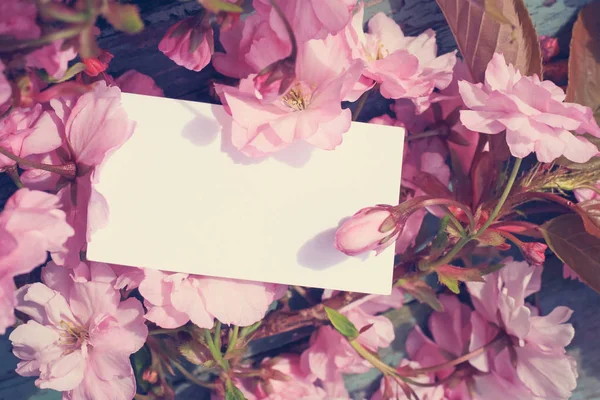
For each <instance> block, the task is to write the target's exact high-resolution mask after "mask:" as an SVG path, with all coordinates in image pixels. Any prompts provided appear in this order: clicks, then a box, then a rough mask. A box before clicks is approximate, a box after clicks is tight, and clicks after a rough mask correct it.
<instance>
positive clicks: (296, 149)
mask: <svg viewBox="0 0 600 400" xmlns="http://www.w3.org/2000/svg"><path fill="white" fill-rule="evenodd" d="M181 105H182V106H183V107H185V108H186V109H187V110H189V111H191V112H193V113H194V114H195V115H196V118H194V119H193V120H192V121H190V122H189V123H188V124H187V125H186V126H185V127H184V129H183V132H182V135H183V137H185V138H186V139H187V140H188V141H189V142H190V143H192V144H193V145H195V146H202V147H203V146H208V145H210V144H212V143H213V142H214V141H215V140H216V139H217V137H218V136H219V132H220V133H221V151H222V152H223V153H226V154H227V155H228V156H229V158H230V159H231V160H232V161H233V162H234V163H235V164H242V165H252V164H259V163H261V162H263V161H264V160H265V159H266V158H267V157H272V158H273V159H275V160H277V161H279V162H282V163H284V164H287V165H289V166H291V167H294V168H301V167H303V166H304V165H306V163H307V162H308V161H309V160H310V157H311V153H312V152H313V151H314V147H313V146H311V145H309V144H308V143H306V142H297V143H294V144H292V145H290V146H289V147H287V148H285V149H283V150H281V151H278V152H277V153H275V154H272V155H270V156H267V157H263V158H252V157H248V156H246V155H244V154H243V153H242V152H240V151H239V150H238V149H237V148H236V147H235V146H234V145H233V141H232V127H233V118H232V117H231V115H229V114H228V113H227V112H226V111H225V109H224V108H223V107H222V106H219V105H213V106H212V113H213V116H214V119H212V118H209V117H207V116H205V115H202V114H200V113H198V112H197V111H196V110H195V109H194V108H193V107H190V106H189V105H188V104H186V103H185V102H182V103H181Z"/></svg>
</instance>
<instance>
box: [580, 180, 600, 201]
mask: <svg viewBox="0 0 600 400" xmlns="http://www.w3.org/2000/svg"><path fill="white" fill-rule="evenodd" d="M594 186H595V187H596V188H597V189H599V190H600V181H598V182H596V183H595V184H594ZM573 194H574V195H575V198H576V199H577V201H578V202H580V203H581V202H582V201H586V200H597V199H599V198H600V194H599V193H598V192H596V191H595V190H592V189H586V188H580V189H575V190H573Z"/></svg>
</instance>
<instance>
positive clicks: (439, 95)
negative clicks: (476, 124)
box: [396, 59, 480, 175]
mask: <svg viewBox="0 0 600 400" xmlns="http://www.w3.org/2000/svg"><path fill="white" fill-rule="evenodd" d="M459 81H468V82H472V81H473V78H472V77H471V73H470V72H469V69H468V68H467V66H466V64H465V63H464V62H463V61H460V60H458V59H457V60H456V64H455V65H454V73H453V77H452V82H451V83H450V85H448V87H446V88H445V89H442V90H440V91H439V92H434V93H432V94H431V95H430V96H429V98H426V99H427V100H426V101H423V98H421V101H420V102H416V103H417V104H416V106H417V109H419V106H420V107H425V106H429V105H431V106H432V107H439V109H440V110H441V118H442V119H443V120H444V122H445V123H446V124H447V125H448V128H449V129H450V131H451V132H452V133H455V134H456V135H458V136H460V138H461V139H462V141H463V142H464V143H462V144H458V143H454V142H453V141H450V140H449V141H448V147H449V148H450V151H452V152H454V153H455V154H457V156H458V160H459V161H460V165H461V167H462V170H463V172H464V173H465V174H467V175H468V174H469V171H470V170H471V165H472V164H473V157H474V156H475V150H476V149H477V143H478V141H479V135H480V134H479V133H478V132H473V131H471V130H469V129H467V128H466V127H465V126H464V125H463V124H462V122H461V121H460V118H455V117H454V113H456V112H458V110H462V109H464V108H465V103H464V102H463V99H462V97H461V95H460V91H459V86H458V82H459ZM398 101H400V100H397V101H396V102H398ZM421 109H422V108H421ZM465 144H466V145H465Z"/></svg>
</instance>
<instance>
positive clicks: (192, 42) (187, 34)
mask: <svg viewBox="0 0 600 400" xmlns="http://www.w3.org/2000/svg"><path fill="white" fill-rule="evenodd" d="M206 21H207V20H206V19H205V18H204V14H202V15H198V16H194V17H190V18H187V19H184V20H183V21H179V22H178V23H176V24H175V25H173V26H172V27H170V28H169V30H168V31H167V33H166V34H165V36H164V37H163V38H162V40H161V41H160V43H159V44H158V49H159V50H160V51H162V52H163V53H164V54H165V55H166V56H167V57H169V58H170V59H171V60H173V61H174V62H175V63H176V64H178V65H181V66H182V67H184V68H187V69H189V70H192V71H196V72H198V71H201V70H202V69H203V68H204V67H206V66H207V65H208V63H209V62H210V58H211V56H212V53H213V51H214V38H213V30H212V28H211V27H210V25H209V24H208V23H206Z"/></svg>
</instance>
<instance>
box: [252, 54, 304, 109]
mask: <svg viewBox="0 0 600 400" xmlns="http://www.w3.org/2000/svg"><path fill="white" fill-rule="evenodd" d="M295 70H296V62H295V60H293V59H291V58H290V57H288V58H284V59H283V60H279V61H277V62H274V63H273V64H271V65H269V66H268V67H266V68H265V69H263V70H262V71H261V72H259V73H258V75H256V76H255V77H254V80H253V81H254V89H255V90H256V97H258V98H259V99H261V100H264V101H266V102H269V101H272V100H275V99H277V98H279V97H280V96H281V95H283V94H285V93H286V92H287V91H288V90H289V89H290V87H291V86H292V84H293V83H294V81H295V79H296V71H295Z"/></svg>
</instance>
